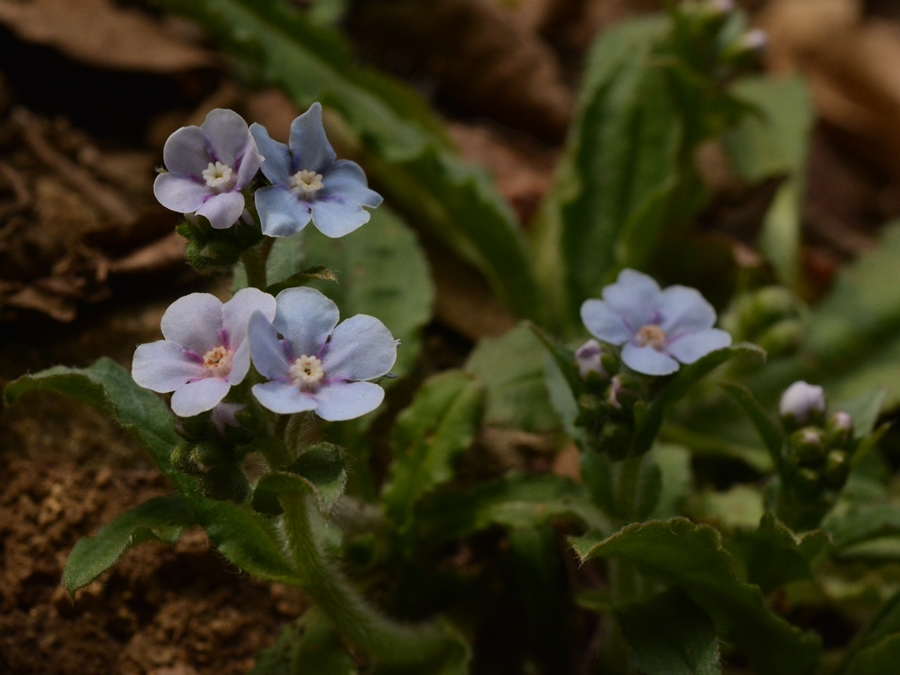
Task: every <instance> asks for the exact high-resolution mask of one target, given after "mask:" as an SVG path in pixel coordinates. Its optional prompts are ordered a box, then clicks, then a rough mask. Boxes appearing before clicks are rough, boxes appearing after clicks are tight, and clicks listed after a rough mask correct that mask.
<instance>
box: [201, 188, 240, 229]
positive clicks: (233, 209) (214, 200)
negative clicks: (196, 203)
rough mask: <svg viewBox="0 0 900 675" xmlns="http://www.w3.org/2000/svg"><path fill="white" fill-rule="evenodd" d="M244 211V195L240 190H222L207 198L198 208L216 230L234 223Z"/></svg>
mask: <svg viewBox="0 0 900 675" xmlns="http://www.w3.org/2000/svg"><path fill="white" fill-rule="evenodd" d="M243 212H244V195H242V194H241V193H240V192H222V193H220V194H217V195H213V196H212V197H210V198H209V199H207V200H206V201H205V202H204V203H203V206H201V207H200V208H199V209H197V212H196V213H197V215H198V216H203V217H204V218H206V219H207V220H208V221H209V224H210V225H212V227H213V228H214V229H216V230H224V229H226V228H229V227H231V226H232V225H234V224H235V223H236V222H237V220H238V218H240V217H241V214H242V213H243Z"/></svg>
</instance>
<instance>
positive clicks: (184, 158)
mask: <svg viewBox="0 0 900 675" xmlns="http://www.w3.org/2000/svg"><path fill="white" fill-rule="evenodd" d="M209 162H210V157H209V152H207V149H206V138H205V137H204V136H203V131H201V129H200V127H197V126H190V127H181V128H180V129H178V130H177V131H175V132H174V133H172V135H171V136H169V138H167V139H166V144H165V146H163V163H164V164H165V165H166V169H168V170H169V171H172V172H174V173H182V174H185V175H188V176H196V177H197V178H200V175H201V174H202V173H203V171H204V170H205V169H206V167H208V166H209ZM191 211H193V209H191Z"/></svg>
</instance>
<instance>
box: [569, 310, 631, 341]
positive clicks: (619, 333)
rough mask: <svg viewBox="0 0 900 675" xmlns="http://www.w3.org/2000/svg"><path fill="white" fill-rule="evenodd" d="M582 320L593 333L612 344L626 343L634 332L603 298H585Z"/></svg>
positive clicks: (599, 338)
mask: <svg viewBox="0 0 900 675" xmlns="http://www.w3.org/2000/svg"><path fill="white" fill-rule="evenodd" d="M581 320H582V321H583V322H584V325H585V326H586V327H587V329H588V331H590V333H591V335H593V336H594V337H595V338H597V339H598V340H603V341H604V342H608V343H609V344H611V345H621V344H625V343H626V342H628V341H629V340H630V339H631V336H632V335H633V334H634V332H633V331H631V330H629V329H628V328H627V327H626V326H625V324H624V323H622V319H620V318H619V316H618V315H617V314H615V313H613V311H612V310H611V309H610V308H609V305H607V304H606V303H605V302H603V300H585V301H584V303H583V304H582V305H581Z"/></svg>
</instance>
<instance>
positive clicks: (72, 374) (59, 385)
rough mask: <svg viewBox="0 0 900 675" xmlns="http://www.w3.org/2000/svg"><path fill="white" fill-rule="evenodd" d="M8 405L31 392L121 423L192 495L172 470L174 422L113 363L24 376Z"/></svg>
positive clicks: (9, 393)
mask: <svg viewBox="0 0 900 675" xmlns="http://www.w3.org/2000/svg"><path fill="white" fill-rule="evenodd" d="M3 391H4V401H5V402H6V405H7V406H13V405H15V404H16V403H18V402H19V400H20V399H21V398H22V396H24V395H25V394H27V393H28V392H32V391H52V392H56V393H59V394H64V395H66V396H68V397H69V398H72V399H74V400H76V401H80V402H82V403H84V404H85V405H89V406H91V407H92V408H94V409H96V410H98V411H99V412H101V413H103V414H104V415H107V416H108V417H111V418H112V419H114V420H116V421H118V422H119V423H120V424H121V425H122V426H123V427H124V428H125V429H126V430H127V431H128V432H129V433H130V434H132V435H133V436H135V437H136V438H137V439H138V440H139V441H140V442H141V443H142V444H143V445H144V446H145V447H146V448H147V449H148V450H149V451H150V454H151V456H152V457H153V460H154V461H155V462H156V465H157V466H158V467H159V469H160V471H162V472H163V473H164V474H166V475H167V476H168V477H169V478H170V479H171V480H172V482H174V483H175V484H176V485H177V486H178V487H179V489H180V490H181V491H182V492H186V493H190V492H192V491H193V483H192V482H191V481H190V479H188V478H187V477H186V476H185V475H184V474H182V473H181V472H180V471H176V470H175V469H173V468H172V464H171V462H170V457H171V455H172V451H173V450H174V449H175V446H176V445H178V443H179V442H180V441H181V438H180V437H179V436H178V434H177V433H176V432H175V418H174V417H173V416H172V413H171V412H169V409H168V407H167V406H166V404H165V403H163V402H162V401H161V400H160V398H159V397H158V396H157V395H156V394H154V393H153V392H151V391H150V390H148V389H144V388H142V387H140V386H138V385H137V383H136V382H135V381H134V380H133V379H132V378H131V373H129V372H128V371H127V370H125V369H124V368H123V367H122V366H120V365H119V364H118V363H116V362H115V361H113V360H112V359H108V358H102V359H100V360H98V361H97V362H96V363H94V364H93V365H91V366H89V367H88V368H66V367H63V366H56V367H54V368H50V369H48V370H44V371H41V372H40V373H35V374H34V375H24V376H22V377H20V378H19V379H17V380H14V381H13V382H10V383H9V384H8V385H6V388H5V389H4V390H3Z"/></svg>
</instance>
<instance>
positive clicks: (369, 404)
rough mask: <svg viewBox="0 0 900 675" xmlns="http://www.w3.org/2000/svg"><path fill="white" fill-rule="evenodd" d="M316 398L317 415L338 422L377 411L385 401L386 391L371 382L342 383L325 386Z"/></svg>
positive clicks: (317, 393)
mask: <svg viewBox="0 0 900 675" xmlns="http://www.w3.org/2000/svg"><path fill="white" fill-rule="evenodd" d="M315 397H316V403H317V404H318V405H317V406H316V415H318V416H319V417H321V418H322V419H323V420H328V421H329V422H338V421H341V420H352V419H354V418H356V417H361V416H363V415H365V414H366V413H369V412H372V411H373V410H375V408H377V407H378V406H379V405H380V404H381V401H382V400H384V389H382V388H381V387H379V386H378V385H377V384H372V383H371V382H341V383H336V384H329V385H325V386H324V387H322V388H321V389H319V391H317V392H316V394H315Z"/></svg>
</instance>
